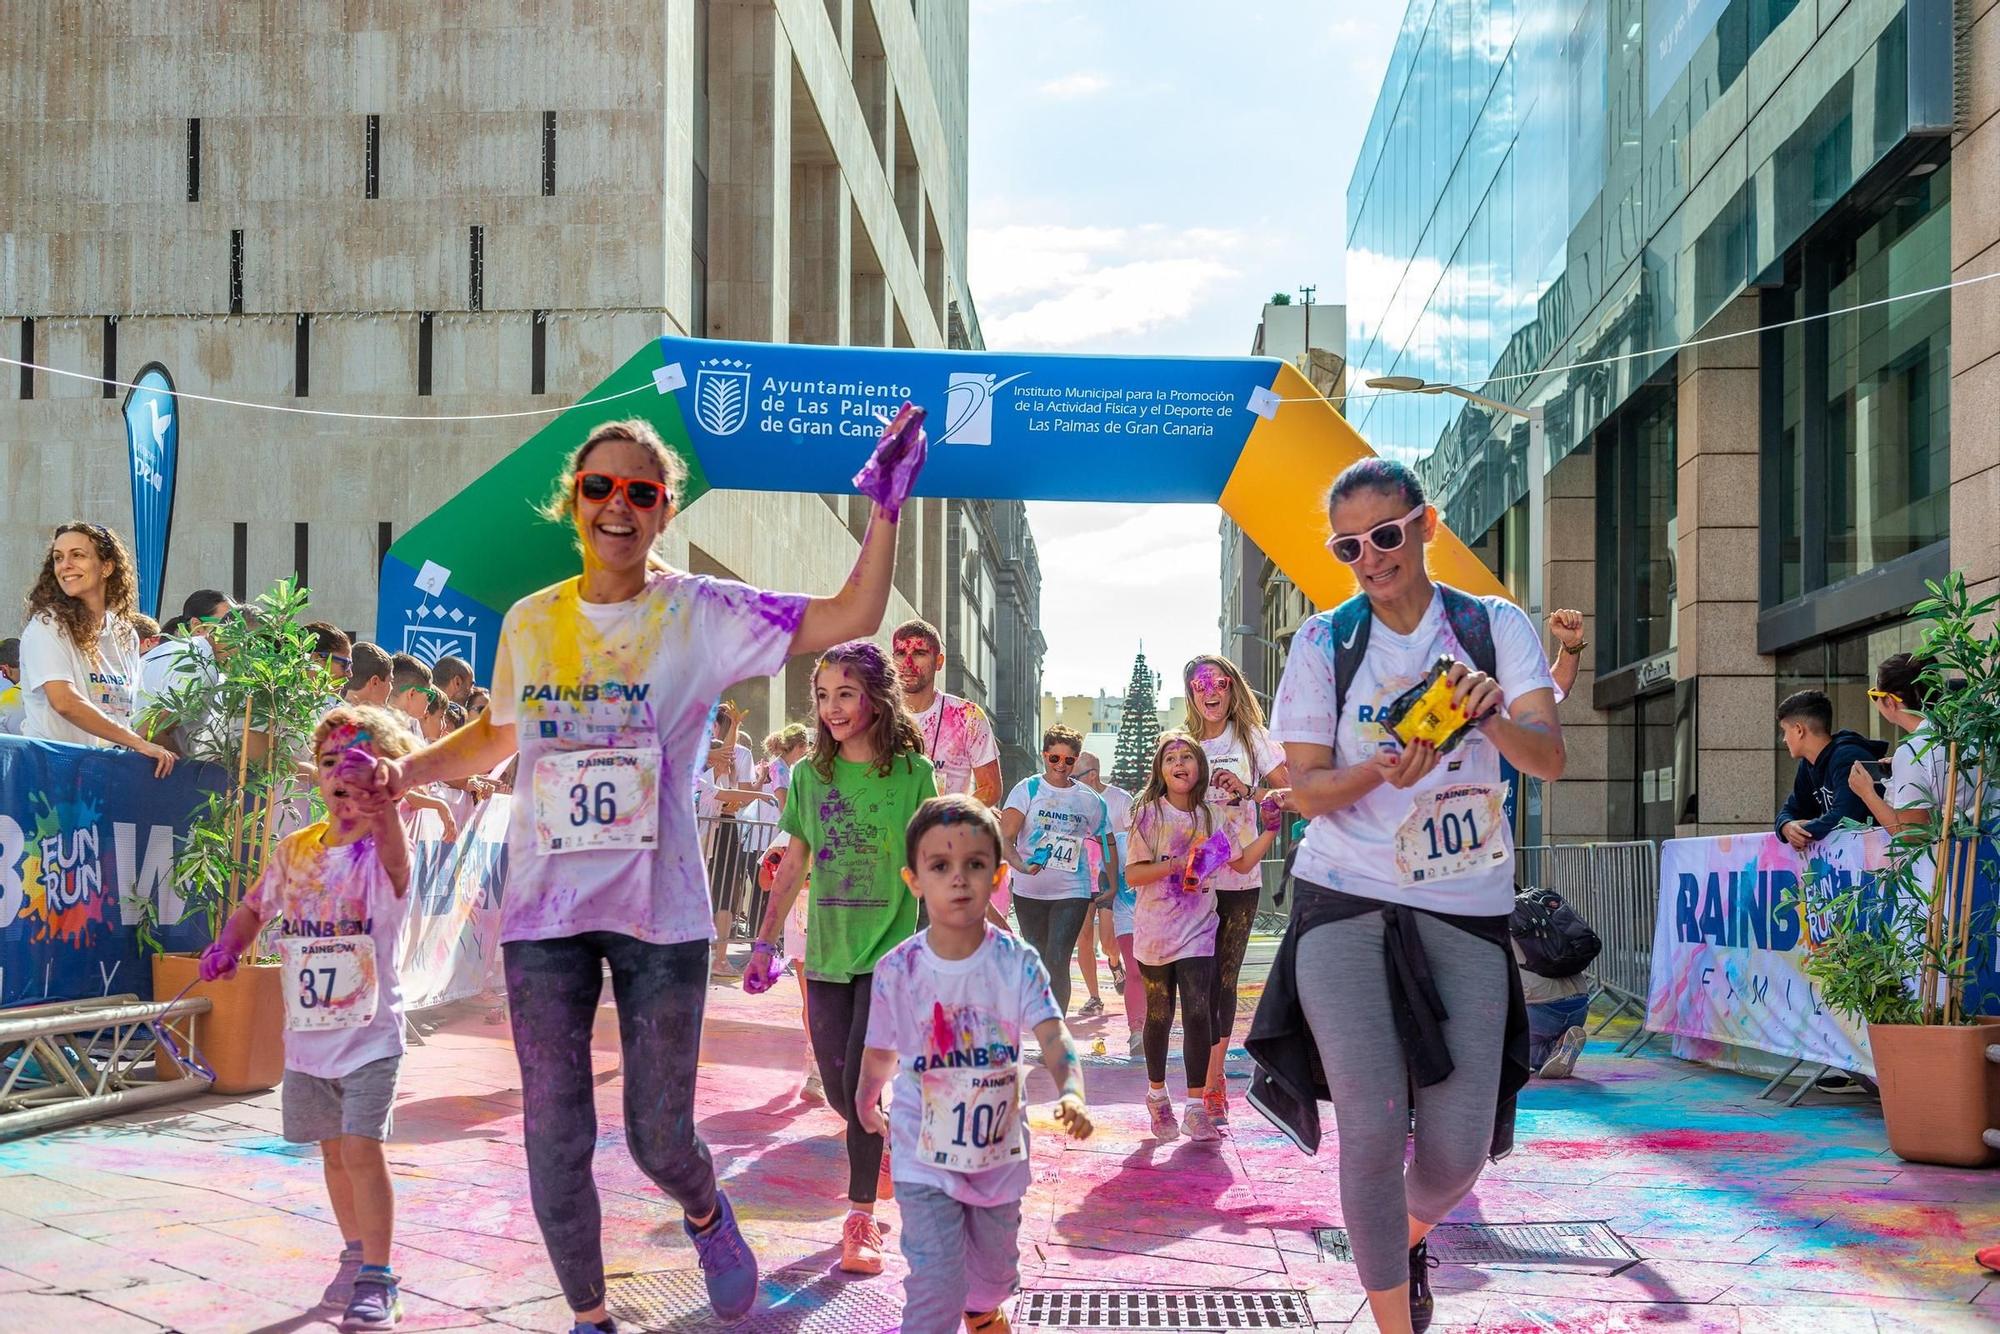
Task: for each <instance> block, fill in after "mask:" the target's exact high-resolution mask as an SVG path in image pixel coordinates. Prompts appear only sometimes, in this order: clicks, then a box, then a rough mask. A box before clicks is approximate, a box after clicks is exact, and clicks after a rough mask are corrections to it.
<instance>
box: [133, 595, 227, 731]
mask: <svg viewBox="0 0 2000 1334" xmlns="http://www.w3.org/2000/svg"><path fill="white" fill-rule="evenodd" d="M234 610H236V604H235V603H234V602H233V601H231V600H230V598H229V595H228V594H226V593H223V592H221V591H220V590H218V589H213V588H198V589H196V590H195V591H194V592H192V593H190V594H188V595H187V598H186V600H184V601H183V602H182V603H181V615H180V622H179V627H178V630H179V631H183V632H185V638H181V637H178V632H177V633H176V635H175V636H174V637H169V638H164V639H162V640H160V642H159V643H157V644H155V645H154V646H153V647H152V649H151V650H149V651H148V652H147V653H146V654H145V655H144V656H142V657H141V658H140V659H139V690H138V696H137V698H136V699H134V700H133V706H132V707H133V713H132V716H133V718H134V719H135V720H137V721H138V723H139V731H140V732H141V733H142V734H146V735H152V736H157V735H158V734H159V733H161V732H163V731H166V730H167V729H169V728H173V727H178V728H180V729H181V732H180V736H179V738H178V739H177V742H170V741H162V742H161V744H162V745H166V746H169V747H170V748H171V747H174V746H175V745H176V744H177V745H178V747H179V749H181V751H182V753H184V754H185V753H190V752H191V751H192V750H193V749H194V748H195V747H196V745H198V744H200V743H201V742H202V741H203V740H213V739H214V738H212V737H205V736H204V735H203V734H204V733H205V731H206V729H207V728H208V727H209V726H210V725H211V720H209V719H205V718H173V717H157V718H155V717H149V716H148V715H149V714H150V713H151V712H152V711H153V709H154V707H155V706H156V705H158V704H159V703H160V702H161V700H162V699H163V698H164V697H166V696H168V695H171V694H173V693H174V692H175V691H177V690H181V689H184V688H185V687H186V686H188V685H189V684H190V683H193V682H197V681H213V680H214V679H215V677H216V674H217V668H216V665H215V646H214V645H213V644H212V643H211V642H210V640H209V636H210V634H212V633H213V632H214V630H215V627H216V626H217V625H219V624H221V623H222V620H223V618H224V617H226V616H228V615H229V613H230V612H232V611H234ZM167 624H168V625H169V626H170V627H171V626H174V624H175V623H174V622H172V621H169V622H168V623H167Z"/></svg>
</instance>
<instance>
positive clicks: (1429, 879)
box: [1396, 783, 1508, 885]
mask: <svg viewBox="0 0 2000 1334" xmlns="http://www.w3.org/2000/svg"><path fill="white" fill-rule="evenodd" d="M1506 818H1507V817H1506V814H1505V806H1504V804H1503V796H1502V792H1501V789H1500V788H1499V787H1498V786H1496V785H1494V784H1490V783H1455V784H1453V785H1451V786H1450V787H1442V788H1438V789H1437V790H1436V791H1433V792H1426V793H1423V794H1421V795H1420V796H1419V797H1418V798H1417V803H1416V807H1415V809H1413V810H1412V811H1411V812H1410V814H1409V818H1407V819H1406V820H1404V821H1403V824H1402V827H1401V828H1399V829H1397V830H1396V876H1397V881H1398V883H1400V884H1403V885H1428V884H1431V883H1433V882H1435V881H1439V880H1449V879H1451V878H1452V877H1453V876H1460V875H1464V874H1465V873H1466V872H1468V871H1474V870H1478V869H1480V868H1481V867H1487V866H1498V865H1501V864H1503V863H1504V862H1505V861H1506V860H1507V852H1508V843H1507V836H1506V830H1505V829H1503V828H1502V827H1501V826H1502V825H1503V823H1504V822H1505V820H1506Z"/></svg>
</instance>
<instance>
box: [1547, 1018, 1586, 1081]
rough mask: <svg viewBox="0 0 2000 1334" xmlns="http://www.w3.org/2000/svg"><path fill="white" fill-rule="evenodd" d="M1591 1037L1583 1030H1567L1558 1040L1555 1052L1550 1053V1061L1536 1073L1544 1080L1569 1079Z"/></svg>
mask: <svg viewBox="0 0 2000 1334" xmlns="http://www.w3.org/2000/svg"><path fill="white" fill-rule="evenodd" d="M1589 1036H1590V1035H1589V1034H1587V1033H1585V1032H1584V1031H1583V1030H1582V1029H1581V1028H1577V1027H1571V1028H1568V1029H1565V1030H1564V1031H1563V1035H1562V1036H1561V1037H1560V1038H1558V1039H1556V1047H1555V1050H1554V1051H1552V1052H1550V1053H1549V1059H1548V1060H1546V1061H1543V1062H1542V1068H1541V1069H1540V1070H1539V1071H1537V1072H1536V1073H1537V1074H1539V1075H1541V1077H1542V1078H1543V1079H1568V1078H1569V1076H1570V1072H1571V1071H1573V1070H1575V1069H1576V1058H1577V1057H1578V1056H1581V1055H1582V1054H1583V1044H1584V1043H1585V1042H1586V1041H1588V1040H1589Z"/></svg>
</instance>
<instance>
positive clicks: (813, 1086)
mask: <svg viewBox="0 0 2000 1334" xmlns="http://www.w3.org/2000/svg"><path fill="white" fill-rule="evenodd" d="M799 1101H801V1102H808V1103H811V1104H812V1105H813V1106H815V1107H824V1106H826V1085H825V1084H823V1083H821V1082H820V1078H819V1072H818V1071H817V1070H815V1071H814V1072H813V1073H811V1074H809V1075H807V1076H806V1082H805V1083H804V1085H802V1086H801V1087H800V1089H799Z"/></svg>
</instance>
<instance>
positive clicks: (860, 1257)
mask: <svg viewBox="0 0 2000 1334" xmlns="http://www.w3.org/2000/svg"><path fill="white" fill-rule="evenodd" d="M840 1267H841V1269H842V1270H844V1271H845V1272H847V1273H850V1274H879V1273H881V1272H882V1229H881V1228H879V1227H877V1226H875V1218H874V1215H872V1214H849V1215H848V1216H847V1222H846V1223H845V1224H844V1225H843V1226H842V1227H841V1229H840Z"/></svg>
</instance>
